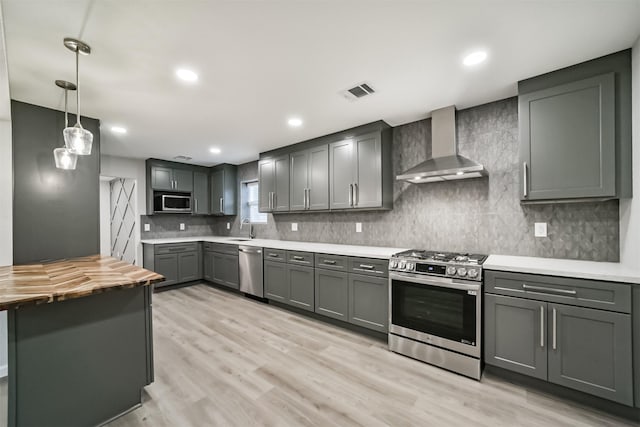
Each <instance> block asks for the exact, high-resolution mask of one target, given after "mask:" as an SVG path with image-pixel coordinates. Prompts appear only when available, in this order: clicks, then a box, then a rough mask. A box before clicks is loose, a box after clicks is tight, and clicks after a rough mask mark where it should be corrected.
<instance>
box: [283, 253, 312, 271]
mask: <svg viewBox="0 0 640 427" xmlns="http://www.w3.org/2000/svg"><path fill="white" fill-rule="evenodd" d="M313 261H314V254H313V253H312V252H298V251H287V262H288V263H289V264H298V265H303V266H309V267H313Z"/></svg>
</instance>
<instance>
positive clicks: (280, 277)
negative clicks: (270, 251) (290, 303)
mask: <svg viewBox="0 0 640 427" xmlns="http://www.w3.org/2000/svg"><path fill="white" fill-rule="evenodd" d="M265 252H266V250H265ZM264 296H265V298H267V299H270V300H274V301H278V302H282V303H286V302H287V300H288V297H289V285H288V284H287V265H286V264H285V263H282V262H277V261H267V260H265V261H264Z"/></svg>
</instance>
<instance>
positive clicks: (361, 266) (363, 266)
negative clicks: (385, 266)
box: [360, 264, 376, 270]
mask: <svg viewBox="0 0 640 427" xmlns="http://www.w3.org/2000/svg"><path fill="white" fill-rule="evenodd" d="M360 268H363V269H365V270H375V269H376V267H375V265H369V264H360Z"/></svg>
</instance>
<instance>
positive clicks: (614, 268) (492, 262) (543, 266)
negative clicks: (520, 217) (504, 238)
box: [482, 255, 640, 284]
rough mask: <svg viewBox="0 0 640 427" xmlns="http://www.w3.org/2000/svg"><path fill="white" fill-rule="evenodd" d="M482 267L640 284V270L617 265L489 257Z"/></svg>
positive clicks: (613, 263) (552, 259)
mask: <svg viewBox="0 0 640 427" xmlns="http://www.w3.org/2000/svg"><path fill="white" fill-rule="evenodd" d="M482 268H483V269H485V270H500V271H512V272H517V273H533V274H544V275H547V276H563V277H575V278H579V279H592V280H603V281H609V282H624V283H636V284H640V267H639V268H638V269H632V268H629V267H626V266H623V265H621V264H619V263H617V262H596V261H579V260H573V259H557V258H536V257H526V256H511V255H490V256H489V258H487V260H486V261H485V262H484V264H482Z"/></svg>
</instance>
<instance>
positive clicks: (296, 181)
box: [289, 150, 309, 211]
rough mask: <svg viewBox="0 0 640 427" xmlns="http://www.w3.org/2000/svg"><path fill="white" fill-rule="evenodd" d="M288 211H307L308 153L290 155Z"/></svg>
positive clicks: (301, 152)
mask: <svg viewBox="0 0 640 427" xmlns="http://www.w3.org/2000/svg"><path fill="white" fill-rule="evenodd" d="M289 157H290V165H291V167H290V169H289V175H290V181H289V188H290V191H289V210H291V211H302V210H305V209H307V188H308V185H309V184H308V182H307V180H308V176H309V151H307V150H305V151H299V152H297V153H291V154H290V156H289Z"/></svg>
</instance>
